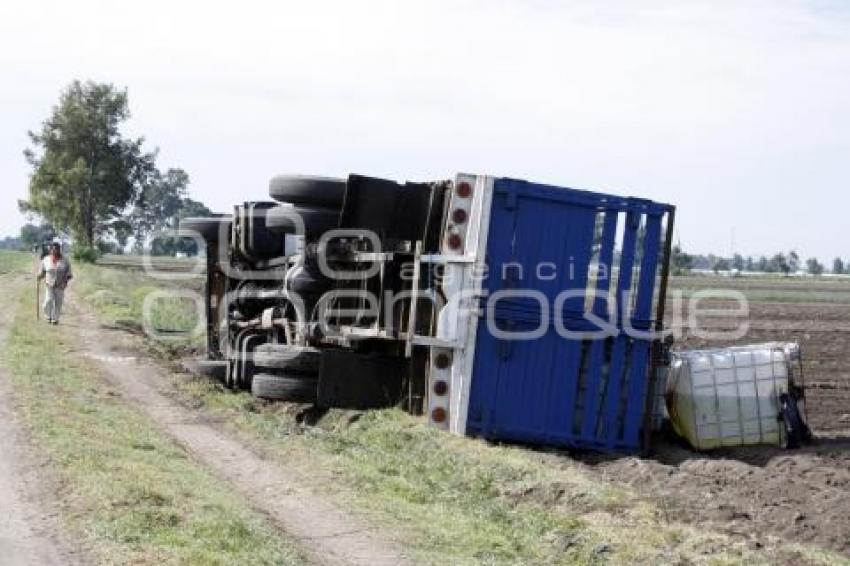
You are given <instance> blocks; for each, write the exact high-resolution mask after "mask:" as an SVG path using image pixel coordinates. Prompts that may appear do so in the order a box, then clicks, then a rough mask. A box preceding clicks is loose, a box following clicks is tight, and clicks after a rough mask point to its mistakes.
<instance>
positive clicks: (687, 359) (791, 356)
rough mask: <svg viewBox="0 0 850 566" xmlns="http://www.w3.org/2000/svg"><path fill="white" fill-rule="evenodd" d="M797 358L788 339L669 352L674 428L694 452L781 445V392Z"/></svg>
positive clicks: (794, 346) (668, 399)
mask: <svg viewBox="0 0 850 566" xmlns="http://www.w3.org/2000/svg"><path fill="white" fill-rule="evenodd" d="M798 360H799V346H798V345H797V344H793V343H777V342H771V343H767V344H756V345H752V346H739V347H732V348H722V349H714V350H690V351H679V352H674V353H673V354H672V360H671V366H670V371H669V375H668V379H667V392H666V402H667V403H666V404H667V411H668V413H669V418H670V422H671V424H672V425H673V428H674V430H675V431H676V432H677V433H678V434H679V435H680V436H682V437H684V438H685V439H686V440H687V441H688V442H689V443H690V444H691V445H692V446H693V447H694V448H696V449H698V450H707V449H712V448H720V447H726V446H745V445H753V444H774V445H780V446H783V445H785V443H786V440H787V439H786V431H785V427H784V424H783V422H782V419H781V409H780V395H781V394H783V393H786V392H788V390H789V384H792V383H793V382H794V381H793V380H794V371H795V368H796V367H797V361H798Z"/></svg>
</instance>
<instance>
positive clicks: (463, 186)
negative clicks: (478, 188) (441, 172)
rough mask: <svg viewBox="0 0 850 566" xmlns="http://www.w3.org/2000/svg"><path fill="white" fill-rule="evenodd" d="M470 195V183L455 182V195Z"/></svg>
mask: <svg viewBox="0 0 850 566" xmlns="http://www.w3.org/2000/svg"><path fill="white" fill-rule="evenodd" d="M470 195H472V185H470V184H469V183H467V182H466V181H461V182H460V183H458V184H457V196H459V197H460V198H469V197H470Z"/></svg>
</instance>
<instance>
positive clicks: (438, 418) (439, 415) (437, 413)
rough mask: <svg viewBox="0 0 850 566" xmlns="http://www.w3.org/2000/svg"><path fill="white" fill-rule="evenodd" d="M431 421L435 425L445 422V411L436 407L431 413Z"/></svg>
mask: <svg viewBox="0 0 850 566" xmlns="http://www.w3.org/2000/svg"><path fill="white" fill-rule="evenodd" d="M431 420H432V421H434V422H435V423H444V422H446V410H445V409H444V408H442V407H436V408H434V409H433V410H432V411H431Z"/></svg>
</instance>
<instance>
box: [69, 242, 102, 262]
mask: <svg viewBox="0 0 850 566" xmlns="http://www.w3.org/2000/svg"><path fill="white" fill-rule="evenodd" d="M71 256H72V257H73V258H74V260H76V261H79V262H82V263H94V262H95V261H97V258H98V257H100V252H99V251H98V250H97V249H96V248H89V247H87V246H74V249H73V251H72V252H71Z"/></svg>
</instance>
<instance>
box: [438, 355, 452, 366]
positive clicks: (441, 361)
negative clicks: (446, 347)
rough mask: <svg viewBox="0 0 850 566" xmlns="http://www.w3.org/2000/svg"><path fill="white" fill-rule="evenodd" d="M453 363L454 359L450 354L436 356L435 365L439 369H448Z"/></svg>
mask: <svg viewBox="0 0 850 566" xmlns="http://www.w3.org/2000/svg"><path fill="white" fill-rule="evenodd" d="M451 363H452V359H451V358H450V357H449V355H448V354H442V353H441V354H437V357H435V358H434V365H435V366H437V367H438V368H439V369H446V368H447V367H449V364H451Z"/></svg>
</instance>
